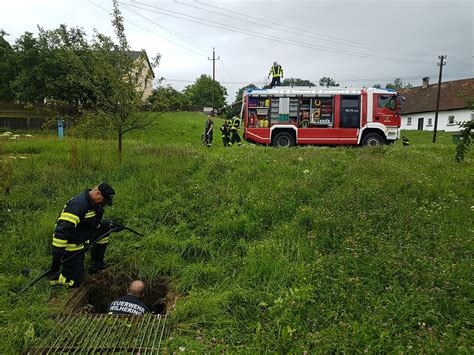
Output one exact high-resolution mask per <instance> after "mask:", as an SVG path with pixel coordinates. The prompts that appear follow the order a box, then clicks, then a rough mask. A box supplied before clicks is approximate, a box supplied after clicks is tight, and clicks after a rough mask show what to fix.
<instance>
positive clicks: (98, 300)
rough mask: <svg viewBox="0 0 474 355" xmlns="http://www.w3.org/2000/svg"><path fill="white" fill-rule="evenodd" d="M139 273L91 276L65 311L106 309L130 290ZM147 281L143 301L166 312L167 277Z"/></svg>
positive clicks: (109, 273) (70, 298) (159, 312)
mask: <svg viewBox="0 0 474 355" xmlns="http://www.w3.org/2000/svg"><path fill="white" fill-rule="evenodd" d="M134 276H135V275H125V274H116V273H112V272H110V271H105V272H101V273H99V274H97V275H94V276H92V277H90V278H89V279H88V280H87V281H86V282H84V283H83V284H82V285H81V286H80V287H79V288H78V289H76V290H74V291H73V292H72V293H71V295H70V297H69V299H68V301H67V302H66V305H65V307H64V313H106V311H107V307H108V306H109V304H110V303H111V302H112V301H113V300H115V299H117V298H119V297H121V296H124V295H125V294H126V293H127V288H128V286H129V285H130V283H131V282H132V281H133V280H136V279H137V277H134ZM143 281H144V282H145V284H146V290H145V296H144V298H143V302H144V303H145V304H146V305H147V306H148V308H149V309H150V310H151V311H152V313H155V314H164V313H166V312H167V309H168V306H167V305H168V303H169V302H168V298H167V295H168V285H167V282H166V281H165V280H164V279H155V280H152V281H147V280H143Z"/></svg>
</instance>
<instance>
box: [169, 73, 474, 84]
mask: <svg viewBox="0 0 474 355" xmlns="http://www.w3.org/2000/svg"><path fill="white" fill-rule="evenodd" d="M468 74H473V73H472V72H471V73H459V74H445V75H444V74H443V78H444V77H458V76H465V75H468ZM437 75H438V74H428V75H425V76H428V77H436V76H437ZM397 78H400V79H402V80H415V79H420V76H419V75H416V76H398V77H397ZM165 80H166V81H173V82H185V83H193V82H195V80H188V79H165ZM335 80H336V81H346V82H358V81H360V82H363V81H387V80H394V77H385V78H352V79H351V78H346V79H337V78H336V79H335ZM310 81H313V82H315V81H314V80H310ZM316 81H317V80H316ZM219 83H221V84H249V83H255V84H256V83H262V82H257V81H252V80H250V81H219Z"/></svg>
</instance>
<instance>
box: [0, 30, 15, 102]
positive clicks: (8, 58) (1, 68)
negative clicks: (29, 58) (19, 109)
mask: <svg viewBox="0 0 474 355" xmlns="http://www.w3.org/2000/svg"><path fill="white" fill-rule="evenodd" d="M5 35H7V34H6V33H5V32H4V31H3V30H0V101H11V100H13V99H14V96H15V94H14V92H13V89H12V87H11V84H12V82H13V80H14V79H15V76H16V58H15V57H16V53H15V50H14V49H13V47H12V46H11V45H10V43H8V42H7V40H6V39H5V38H4V36H5Z"/></svg>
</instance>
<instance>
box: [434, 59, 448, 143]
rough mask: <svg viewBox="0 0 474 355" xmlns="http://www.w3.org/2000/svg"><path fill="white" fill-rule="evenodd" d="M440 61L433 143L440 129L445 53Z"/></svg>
mask: <svg viewBox="0 0 474 355" xmlns="http://www.w3.org/2000/svg"><path fill="white" fill-rule="evenodd" d="M438 59H440V62H439V63H438V66H439V79H438V98H437V99H436V112H435V123H434V130H433V143H436V131H437V129H438V111H439V98H440V96H441V77H442V75H443V65H446V63H444V62H443V61H444V60H445V59H446V56H445V55H440V56H438Z"/></svg>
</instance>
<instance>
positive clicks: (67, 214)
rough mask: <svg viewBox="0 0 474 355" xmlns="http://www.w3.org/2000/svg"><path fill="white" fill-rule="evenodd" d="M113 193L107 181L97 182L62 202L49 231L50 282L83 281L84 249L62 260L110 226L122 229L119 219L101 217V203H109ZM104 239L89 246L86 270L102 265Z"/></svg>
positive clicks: (103, 204) (103, 267)
mask: <svg viewBox="0 0 474 355" xmlns="http://www.w3.org/2000/svg"><path fill="white" fill-rule="evenodd" d="M114 195H115V191H114V189H113V188H112V187H111V186H110V185H108V184H106V183H101V184H100V185H98V186H96V187H94V188H93V189H92V190H90V189H87V190H85V191H84V192H82V193H80V194H79V195H76V196H74V197H73V198H71V199H70V200H69V201H68V202H67V204H66V205H65V206H64V209H63V210H62V212H61V214H60V215H59V218H58V220H57V222H56V226H55V228H54V234H53V261H52V264H51V270H50V271H51V275H50V277H49V280H50V283H51V284H52V285H66V286H69V287H77V286H79V285H80V284H81V283H82V282H83V281H84V253H80V254H78V255H76V256H75V257H74V258H72V259H71V260H68V261H67V262H65V263H63V262H62V260H64V259H67V258H69V257H71V256H72V255H73V254H75V253H77V252H78V251H80V250H82V249H84V247H85V244H86V243H89V242H94V240H96V239H97V238H98V237H99V236H101V235H102V234H104V233H106V232H107V231H109V230H110V229H112V228H118V229H117V230H116V231H117V232H118V231H120V230H122V229H123V226H122V225H120V224H119V223H114V222H112V221H107V220H104V221H102V216H103V215H104V207H105V205H109V206H111V205H112V200H113V197H114ZM108 242H109V237H108V236H107V237H105V238H103V239H101V240H99V241H98V242H97V243H96V244H94V245H93V247H92V248H91V261H92V264H91V267H90V269H89V273H91V274H93V273H96V272H98V271H100V270H103V269H105V267H106V266H105V264H104V255H105V250H106V248H107V244H108Z"/></svg>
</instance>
